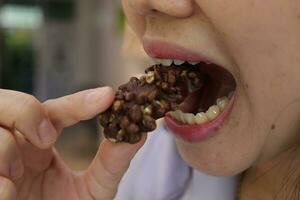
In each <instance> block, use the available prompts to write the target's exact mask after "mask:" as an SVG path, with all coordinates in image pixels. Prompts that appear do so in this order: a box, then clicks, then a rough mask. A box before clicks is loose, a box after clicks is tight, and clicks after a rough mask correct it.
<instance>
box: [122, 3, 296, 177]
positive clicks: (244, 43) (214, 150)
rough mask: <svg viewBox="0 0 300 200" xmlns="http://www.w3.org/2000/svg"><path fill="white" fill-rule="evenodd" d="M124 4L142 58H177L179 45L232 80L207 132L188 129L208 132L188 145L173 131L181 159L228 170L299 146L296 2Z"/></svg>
mask: <svg viewBox="0 0 300 200" xmlns="http://www.w3.org/2000/svg"><path fill="white" fill-rule="evenodd" d="M123 6H124V9H125V13H126V16H127V19H128V23H129V25H130V26H131V28H132V29H133V30H134V31H135V33H136V35H137V36H138V38H139V39H140V40H141V42H143V44H144V46H145V49H146V51H148V54H149V57H164V58H169V59H176V58H177V59H178V57H180V53H181V51H183V49H185V50H184V51H186V50H187V52H188V53H187V52H185V53H186V54H185V56H182V57H180V58H184V57H185V58H187V59H192V60H194V61H195V60H197V59H199V61H200V57H205V58H207V59H208V60H210V61H212V62H216V63H217V64H219V65H220V66H222V67H224V68H225V69H226V70H227V71H229V72H230V73H231V74H232V75H233V77H234V79H235V81H236V89H235V95H234V100H233V101H234V103H233V106H232V110H231V111H228V113H227V116H226V117H224V118H225V119H224V120H223V121H222V120H221V121H222V123H221V124H219V125H218V129H217V130H215V131H213V132H214V134H213V135H212V134H211V133H203V130H202V129H201V128H199V130H198V132H199V133H197V128H196V129H195V130H194V131H196V132H195V134H196V135H197V134H208V135H211V137H205V138H202V139H200V140H197V141H192V142H187V141H186V140H184V139H182V137H178V135H177V137H176V143H177V147H178V149H179V151H180V154H181V155H182V157H183V159H184V160H185V161H186V162H187V163H188V164H190V165H191V166H192V167H194V168H196V169H199V170H201V171H203V172H206V173H208V174H211V175H235V174H237V173H239V172H241V171H243V170H245V169H247V168H249V167H251V166H254V165H258V164H262V163H265V162H267V161H269V160H270V159H272V158H274V157H275V156H278V155H279V154H280V153H281V152H283V151H285V150H287V149H288V148H290V147H291V146H292V145H295V144H296V143H299V135H300V134H299V129H300V125H299V122H300V90H299V87H300V53H299V52H300V1H297V0H285V1H282V0H265V1H261V0H123ZM151 45H152V46H151ZM179 47H180V48H179ZM157 49H158V50H157ZM163 51H166V52H163ZM170 52H171V53H170ZM174 52H175V53H174ZM191 52H192V54H193V56H194V57H193V56H192V57H190V58H189V57H188V55H187V54H189V55H190V54H191ZM183 54H184V53H183ZM168 56H169V57H168ZM176 56H177V57H176ZM197 56H198V57H197ZM171 130H174V128H173V129H172V128H171ZM211 132H212V131H211ZM181 134H182V133H181Z"/></svg>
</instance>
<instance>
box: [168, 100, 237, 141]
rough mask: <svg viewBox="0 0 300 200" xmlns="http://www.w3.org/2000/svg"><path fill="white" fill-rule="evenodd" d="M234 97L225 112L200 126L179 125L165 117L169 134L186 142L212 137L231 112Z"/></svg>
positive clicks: (170, 118)
mask: <svg viewBox="0 0 300 200" xmlns="http://www.w3.org/2000/svg"><path fill="white" fill-rule="evenodd" d="M235 99H236V95H234V96H233V97H232V98H231V100H230V102H229V104H228V105H227V106H226V108H225V110H224V111H223V112H222V113H221V114H220V115H219V116H218V117H217V118H216V119H214V120H213V121H210V122H208V123H205V124H200V125H188V124H181V123H180V122H177V121H176V120H174V119H173V118H172V117H171V116H169V115H166V117H165V123H166V125H167V127H168V128H169V129H170V130H171V132H172V133H173V134H174V135H175V136H176V137H177V138H179V139H182V140H184V141H187V142H200V141H202V140H205V139H206V138H208V137H210V136H213V135H214V134H215V133H216V131H217V130H218V129H219V128H220V127H221V126H222V125H223V124H224V122H225V120H226V119H227V118H228V116H229V114H230V113H231V111H232V108H233V105H234V102H235Z"/></svg>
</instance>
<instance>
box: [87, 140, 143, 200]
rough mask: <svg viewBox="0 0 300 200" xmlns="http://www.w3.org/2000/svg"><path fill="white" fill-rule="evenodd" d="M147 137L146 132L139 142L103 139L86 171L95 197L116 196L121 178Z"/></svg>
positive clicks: (111, 197)
mask: <svg viewBox="0 0 300 200" xmlns="http://www.w3.org/2000/svg"><path fill="white" fill-rule="evenodd" d="M146 137H147V136H146V134H144V135H143V137H142V139H141V141H140V142H138V143H137V144H127V143H116V144H115V143H111V142H110V141H108V140H106V139H104V140H103V141H102V143H101V144H100V148H99V150H98V153H97V155H96V157H95V158H94V160H93V162H92V163H91V165H90V167H89V168H88V170H87V171H86V172H85V181H86V183H87V187H88V188H89V191H90V193H91V195H92V196H93V197H94V198H96V199H113V198H114V196H115V195H116V192H117V189H118V185H119V182H120V180H121V178H122V177H123V175H124V173H125V172H126V170H127V169H128V167H129V164H130V161H131V160H132V158H133V157H134V156H135V154H136V153H137V151H138V150H139V149H140V148H141V147H142V146H143V145H144V143H145V141H146Z"/></svg>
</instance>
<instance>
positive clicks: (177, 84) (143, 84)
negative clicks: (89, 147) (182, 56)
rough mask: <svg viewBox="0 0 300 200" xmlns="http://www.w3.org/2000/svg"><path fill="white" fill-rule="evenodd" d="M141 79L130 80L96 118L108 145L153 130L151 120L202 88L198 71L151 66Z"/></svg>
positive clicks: (134, 140)
mask: <svg viewBox="0 0 300 200" xmlns="http://www.w3.org/2000/svg"><path fill="white" fill-rule="evenodd" d="M145 73H146V74H145V75H143V76H142V77H140V78H139V79H138V78H135V77H132V78H131V79H130V81H129V82H128V83H126V84H124V85H121V86H120V87H119V89H118V91H117V92H116V97H115V100H114V102H113V104H112V106H111V107H110V108H109V109H108V110H107V111H105V112H104V113H102V114H101V115H100V116H99V122H100V124H101V125H102V126H103V128H104V135H105V137H106V138H107V139H108V140H110V141H112V142H115V143H116V142H127V143H132V144H133V143H137V142H139V141H140V139H141V137H142V134H143V133H147V132H150V131H153V130H155V129H156V122H155V120H157V119H159V118H161V117H163V116H165V114H166V113H167V112H169V111H175V110H177V109H178V107H179V104H180V103H182V102H183V100H184V98H185V97H186V96H187V95H188V94H189V93H192V92H194V91H196V90H198V89H199V88H201V86H202V85H203V81H204V76H203V74H202V73H200V71H199V70H198V68H195V67H191V66H190V65H185V64H182V65H181V66H176V65H172V66H162V65H154V66H152V67H149V68H148V69H146V71H145Z"/></svg>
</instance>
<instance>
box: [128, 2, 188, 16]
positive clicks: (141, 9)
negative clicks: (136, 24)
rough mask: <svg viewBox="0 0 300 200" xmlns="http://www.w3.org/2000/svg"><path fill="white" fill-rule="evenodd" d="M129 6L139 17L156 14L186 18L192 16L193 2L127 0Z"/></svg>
mask: <svg viewBox="0 0 300 200" xmlns="http://www.w3.org/2000/svg"><path fill="white" fill-rule="evenodd" d="M128 1H129V5H130V6H131V7H132V9H133V10H135V12H137V13H139V14H140V15H151V14H155V13H157V12H160V13H163V14H166V15H169V16H172V17H179V18H182V17H188V16H190V15H192V14H193V0H128Z"/></svg>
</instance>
